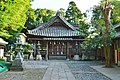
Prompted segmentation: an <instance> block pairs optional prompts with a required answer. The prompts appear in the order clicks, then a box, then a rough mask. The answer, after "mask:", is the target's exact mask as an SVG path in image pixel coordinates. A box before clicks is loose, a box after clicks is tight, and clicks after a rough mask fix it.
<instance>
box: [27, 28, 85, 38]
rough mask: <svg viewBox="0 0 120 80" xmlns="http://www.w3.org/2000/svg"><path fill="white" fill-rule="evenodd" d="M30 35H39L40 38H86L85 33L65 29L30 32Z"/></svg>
mask: <svg viewBox="0 0 120 80" xmlns="http://www.w3.org/2000/svg"><path fill="white" fill-rule="evenodd" d="M28 32H29V34H32V35H39V36H51V37H52V36H54V37H60V36H61V37H62V36H79V35H81V36H84V34H83V33H80V32H79V31H78V30H74V31H72V30H68V29H66V28H64V27H58V26H57V27H50V28H45V29H42V30H29V31H28Z"/></svg>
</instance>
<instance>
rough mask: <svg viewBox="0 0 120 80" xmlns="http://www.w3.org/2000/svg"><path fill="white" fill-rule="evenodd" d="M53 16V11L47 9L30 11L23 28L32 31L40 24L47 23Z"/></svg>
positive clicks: (30, 9)
mask: <svg viewBox="0 0 120 80" xmlns="http://www.w3.org/2000/svg"><path fill="white" fill-rule="evenodd" d="M54 15H55V11H53V10H49V9H36V10H34V9H32V8H29V10H28V12H27V21H26V23H25V26H26V28H27V29H34V28H36V27H37V26H38V25H39V24H40V23H44V22H48V21H49V19H50V18H52V17H53V16H54Z"/></svg>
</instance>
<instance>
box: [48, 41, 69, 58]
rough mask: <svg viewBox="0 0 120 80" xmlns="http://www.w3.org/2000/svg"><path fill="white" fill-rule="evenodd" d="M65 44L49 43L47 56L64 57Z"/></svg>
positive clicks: (58, 42) (59, 42)
mask: <svg viewBox="0 0 120 80" xmlns="http://www.w3.org/2000/svg"><path fill="white" fill-rule="evenodd" d="M66 47H67V46H66V43H65V42H61V41H54V42H49V44H48V49H49V50H48V51H49V56H66V53H67V51H66Z"/></svg>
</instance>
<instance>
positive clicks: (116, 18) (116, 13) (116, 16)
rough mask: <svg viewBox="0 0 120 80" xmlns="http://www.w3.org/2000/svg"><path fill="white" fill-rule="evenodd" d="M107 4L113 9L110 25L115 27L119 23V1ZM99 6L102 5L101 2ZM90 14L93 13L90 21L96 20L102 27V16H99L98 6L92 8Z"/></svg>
mask: <svg viewBox="0 0 120 80" xmlns="http://www.w3.org/2000/svg"><path fill="white" fill-rule="evenodd" d="M109 2H110V4H111V5H112V6H113V7H114V9H113V10H112V11H111V17H110V21H111V24H112V25H115V24H117V23H119V22H120V13H119V11H120V5H119V4H120V1H118V0H110V1H109ZM100 5H103V2H101V3H100ZM92 13H93V15H92V20H97V21H99V22H100V23H101V24H102V25H104V24H103V23H104V22H103V19H102V16H101V15H102V11H101V10H100V8H99V5H98V6H94V7H93V10H92ZM99 22H98V23H99Z"/></svg>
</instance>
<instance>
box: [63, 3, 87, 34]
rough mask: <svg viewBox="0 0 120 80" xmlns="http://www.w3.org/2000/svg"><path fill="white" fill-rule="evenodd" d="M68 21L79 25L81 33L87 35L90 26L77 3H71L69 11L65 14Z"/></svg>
mask: <svg viewBox="0 0 120 80" xmlns="http://www.w3.org/2000/svg"><path fill="white" fill-rule="evenodd" d="M65 13H66V14H65V18H66V20H67V21H68V22H69V23H71V24H78V25H79V31H80V32H83V33H85V34H87V32H88V28H89V25H88V23H87V22H86V20H85V19H84V15H83V14H82V13H81V11H80V10H79V9H78V7H77V6H76V4H75V2H73V1H71V2H70V3H69V6H68V9H67V10H66V12H65Z"/></svg>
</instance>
